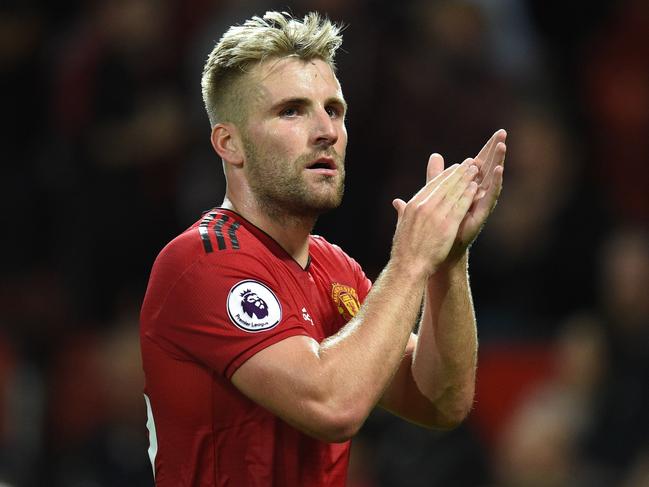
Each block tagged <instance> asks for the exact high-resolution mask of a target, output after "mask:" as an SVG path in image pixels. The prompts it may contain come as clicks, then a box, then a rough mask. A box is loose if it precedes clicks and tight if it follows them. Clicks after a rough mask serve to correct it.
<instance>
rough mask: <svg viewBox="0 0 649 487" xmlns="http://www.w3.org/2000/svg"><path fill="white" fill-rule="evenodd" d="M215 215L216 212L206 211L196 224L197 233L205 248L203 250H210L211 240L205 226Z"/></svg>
mask: <svg viewBox="0 0 649 487" xmlns="http://www.w3.org/2000/svg"><path fill="white" fill-rule="evenodd" d="M215 217H216V213H208V214H207V215H205V218H203V219H202V220H201V222H200V224H199V225H198V233H199V235H200V236H201V241H202V242H203V248H204V249H205V252H207V253H209V252H212V250H213V249H212V242H211V241H210V236H209V233H208V232H207V226H208V225H209V224H210V222H211V221H212V220H214V218H215Z"/></svg>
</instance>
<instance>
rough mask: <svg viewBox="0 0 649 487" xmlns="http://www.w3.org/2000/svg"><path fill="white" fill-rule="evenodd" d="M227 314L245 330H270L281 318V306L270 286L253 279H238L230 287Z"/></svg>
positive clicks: (254, 331)
mask: <svg viewBox="0 0 649 487" xmlns="http://www.w3.org/2000/svg"><path fill="white" fill-rule="evenodd" d="M227 308H228V316H229V317H230V320H232V323H234V324H235V325H236V326H237V328H240V329H241V330H243V331H247V332H253V333H256V332H260V331H265V330H270V329H271V328H274V327H275V326H277V324H278V323H279V322H280V321H281V320H282V306H281V304H280V303H279V300H278V299H277V296H275V293H273V291H271V290H270V288H269V287H268V286H266V285H264V284H262V283H261V282H258V281H253V280H245V281H240V282H238V283H237V284H235V285H234V286H232V289H230V293H229V294H228V300H227Z"/></svg>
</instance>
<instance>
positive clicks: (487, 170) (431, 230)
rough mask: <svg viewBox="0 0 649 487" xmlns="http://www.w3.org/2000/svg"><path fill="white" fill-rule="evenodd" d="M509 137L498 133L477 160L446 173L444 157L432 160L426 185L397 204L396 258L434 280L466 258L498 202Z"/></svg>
mask: <svg viewBox="0 0 649 487" xmlns="http://www.w3.org/2000/svg"><path fill="white" fill-rule="evenodd" d="M506 137H507V132H506V131H505V130H503V129H500V130H498V131H496V132H495V133H494V134H493V135H492V136H491V138H490V139H489V140H488V141H487V143H486V144H485V145H484V147H482V149H481V150H480V152H479V153H478V154H477V156H475V157H474V158H468V159H466V160H465V161H464V162H462V164H453V165H452V166H450V167H448V168H446V169H444V158H443V157H442V156H441V155H440V154H437V153H435V154H432V155H431V156H430V158H429V159H428V165H427V168H426V185H425V186H424V187H423V188H421V190H419V191H418V192H417V193H416V194H415V195H414V196H413V197H412V198H411V199H410V200H409V201H408V202H405V201H403V200H402V199H399V198H397V199H395V200H394V201H393V202H392V204H393V206H394V207H395V209H396V210H397V213H398V223H397V230H396V231H395V238H394V243H393V250H392V254H393V256H399V257H403V258H405V259H411V261H412V263H413V265H415V266H421V267H422V270H423V272H425V273H426V274H427V275H429V276H430V275H432V274H433V273H434V272H436V271H437V269H439V268H440V267H441V266H444V265H450V264H453V263H455V262H457V261H458V260H459V259H460V258H461V257H462V256H463V255H465V253H466V251H467V249H468V248H469V246H470V245H471V244H472V243H473V241H474V240H475V239H476V237H477V236H478V234H479V233H480V230H481V229H482V226H483V225H484V223H485V222H486V220H487V218H488V217H489V215H490V214H491V212H492V210H493V208H494V207H495V206H496V202H497V201H498V196H499V195H500V191H501V188H502V182H503V170H504V161H505V153H506V145H505V140H506Z"/></svg>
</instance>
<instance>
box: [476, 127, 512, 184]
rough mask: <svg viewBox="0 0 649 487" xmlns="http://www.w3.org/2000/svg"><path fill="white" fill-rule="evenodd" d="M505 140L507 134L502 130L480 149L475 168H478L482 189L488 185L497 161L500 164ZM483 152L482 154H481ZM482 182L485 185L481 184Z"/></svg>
mask: <svg viewBox="0 0 649 487" xmlns="http://www.w3.org/2000/svg"><path fill="white" fill-rule="evenodd" d="M506 139H507V132H506V131H505V130H504V129H500V130H497V131H496V132H495V133H494V134H493V135H492V136H491V139H489V142H488V143H487V144H485V147H483V148H482V150H481V151H480V154H478V158H479V159H480V161H479V162H478V163H477V166H478V167H479V168H480V177H479V178H478V182H479V184H480V187H481V188H482V189H485V186H487V185H488V184H489V179H490V176H491V172H492V171H493V168H494V167H495V166H496V165H497V163H498V161H500V163H502V156H504V154H502V152H501V151H502V150H504V147H505V140H506ZM483 151H484V152H483ZM483 182H484V183H485V184H483Z"/></svg>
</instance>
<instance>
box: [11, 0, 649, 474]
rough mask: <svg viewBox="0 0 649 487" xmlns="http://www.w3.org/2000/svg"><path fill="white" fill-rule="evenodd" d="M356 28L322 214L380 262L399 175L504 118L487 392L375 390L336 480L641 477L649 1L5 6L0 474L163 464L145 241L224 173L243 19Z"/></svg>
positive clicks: (648, 246) (403, 183) (481, 250)
mask: <svg viewBox="0 0 649 487" xmlns="http://www.w3.org/2000/svg"><path fill="white" fill-rule="evenodd" d="M288 7H290V10H291V11H292V12H293V13H294V14H296V15H298V16H300V15H303V14H304V13H306V12H308V11H310V10H318V11H320V12H323V13H326V14H328V16H329V17H330V18H332V19H334V20H338V21H342V22H344V23H345V24H346V25H347V28H346V30H345V32H344V44H343V52H341V53H340V54H339V56H338V60H337V65H338V70H339V78H340V80H341V82H342V86H343V91H344V93H345V97H346V99H347V101H348V103H349V105H350V110H349V118H348V121H347V128H348V131H349V135H350V142H349V147H348V153H347V168H348V170H347V173H348V179H347V192H346V195H345V200H344V203H343V205H342V207H341V208H340V209H338V210H336V211H334V212H332V213H331V214H330V215H326V216H324V217H322V218H321V220H320V222H319V223H318V226H317V228H316V232H317V233H320V234H322V235H324V236H326V237H327V238H328V239H329V240H330V241H333V242H336V243H338V244H340V245H341V246H342V247H343V248H344V249H345V250H346V251H347V252H348V253H349V254H350V255H352V256H353V257H355V258H356V259H357V260H358V261H359V262H360V263H361V264H362V265H363V267H364V268H365V270H366V272H367V274H368V275H369V276H370V277H372V278H374V277H376V276H377V275H378V273H379V272H380V270H381V268H382V266H383V265H384V264H385V262H386V261H387V258H388V255H389V250H390V244H391V237H392V233H393V230H394V224H395V220H396V218H395V217H396V215H395V213H394V210H393V209H392V206H391V201H392V199H393V198H395V197H402V198H403V197H408V195H411V194H412V193H414V192H415V191H416V190H417V189H418V188H419V187H420V186H421V185H422V184H423V181H424V176H425V163H426V161H427V158H428V155H429V154H430V153H431V152H433V151H435V152H439V153H441V154H442V155H444V157H445V159H446V161H447V163H453V162H460V161H461V160H463V159H464V158H465V157H469V156H472V155H475V154H476V153H477V152H478V150H479V149H480V147H481V146H482V144H483V143H484V141H485V140H486V139H487V138H488V137H489V135H491V133H493V131H495V130H496V129H498V128H501V127H502V128H506V129H507V130H508V133H509V137H508V154H507V163H506V171H505V188H504V190H503V194H502V197H501V201H500V202H499V205H498V207H497V211H496V212H495V213H494V215H493V217H492V219H491V220H490V222H489V223H488V225H487V226H486V227H485V230H484V232H483V234H482V235H481V236H480V238H479V239H478V242H477V243H476V244H475V246H474V248H473V249H472V256H471V278H472V285H473V292H474V300H475V304H476V310H477V316H478V323H479V335H480V343H481V345H480V354H479V368H478V380H477V394H476V403H475V408H474V411H473V413H472V414H471V416H470V417H469V419H468V420H467V422H466V423H465V424H464V425H463V426H462V427H460V428H459V429H456V430H454V431H451V432H430V431H426V430H421V429H419V428H417V427H414V426H410V425H408V424H406V423H404V422H402V421H400V420H398V419H395V418H393V417H391V416H389V415H387V414H385V413H382V412H380V411H377V412H376V413H374V414H372V416H370V418H369V419H368V421H367V423H366V426H365V427H364V428H363V430H362V432H361V434H360V435H359V436H358V438H357V439H356V440H355V441H354V443H353V445H354V446H353V453H352V463H351V468H350V481H349V485H350V487H410V486H412V487H418V486H422V487H423V486H459V487H462V486H467V487H479V486H484V487H564V486H565V487H581V486H584V487H585V486H589V487H610V486H620V487H641V486H645V487H646V486H648V485H649V418H648V415H649V294H648V290H649V195H648V194H647V190H646V186H647V181H649V3H648V2H647V1H646V0H619V1H609V2H607V1H603V0H598V1H591V2H588V3H585V2H557V1H550V2H548V1H541V0H526V1H523V0H428V1H427V0H406V1H401V2H394V1H389V0H364V1H360V0H359V1H351V0H300V1H294V2H280V3H277V2H270V1H264V0H245V1H244V0H239V1H236V0H228V1H226V0H221V1H209V0H184V1H183V0H94V1H92V2H81V1H73V0H63V1H60V2H46V1H44V0H40V1H39V0H19V1H16V0H14V1H11V0H9V1H6V2H2V5H1V6H0V70H1V71H2V83H3V86H4V89H3V90H2V97H3V104H2V106H3V107H4V108H3V113H4V114H5V115H4V120H5V123H4V129H3V130H2V149H3V159H4V161H5V162H4V163H3V164H2V166H3V168H4V169H3V176H2V178H0V185H1V191H0V199H1V200H2V220H3V222H2V227H3V228H4V232H3V233H4V235H5V236H4V237H3V238H2V243H3V254H4V256H5V258H4V259H2V265H1V270H0V272H1V282H0V486H3V487H4V486H10V487H32V486H48V487H59V486H61V487H109V486H111V487H112V486H120V487H122V486H135V487H147V486H152V485H153V482H152V474H151V466H150V464H149V460H148V457H147V454H146V449H147V437H146V429H145V407H144V400H143V397H142V382H143V378H142V371H141V364H140V355H139V353H140V352H139V339H138V313H139V306H140V303H141V300H142V297H143V294H144V290H145V286H146V281H147V278H148V273H149V270H150V268H151V265H152V263H153V260H154V258H155V256H156V254H157V253H158V252H159V250H160V249H161V248H162V247H163V246H164V245H165V244H166V242H168V241H169V240H170V239H171V238H173V237H174V236H175V235H176V234H177V233H179V232H180V231H182V230H183V229H184V228H186V227H187V226H189V225H190V224H192V223H193V222H194V221H195V220H196V219H197V218H198V217H199V216H200V214H201V211H203V210H206V209H209V208H211V207H213V206H216V205H218V204H219V203H220V202H221V200H222V197H223V194H224V181H223V177H222V174H221V165H220V161H219V160H218V158H217V157H216V155H215V154H214V153H213V151H212V149H211V147H210V144H209V123H208V121H207V117H206V116H205V114H204V112H203V107H202V101H201V97H200V75H201V70H202V65H203V62H204V60H205V58H206V56H207V53H208V52H209V51H210V50H211V48H212V46H213V44H214V42H215V41H217V40H218V38H219V37H220V35H221V34H222V32H223V31H224V30H225V29H226V28H227V27H228V26H229V25H232V24H233V23H239V22H242V21H243V20H245V19H246V18H248V17H250V16H251V15H253V14H261V13H263V12H265V11H266V10H268V9H276V10H277V9H279V10H285V9H287V8H288Z"/></svg>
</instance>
